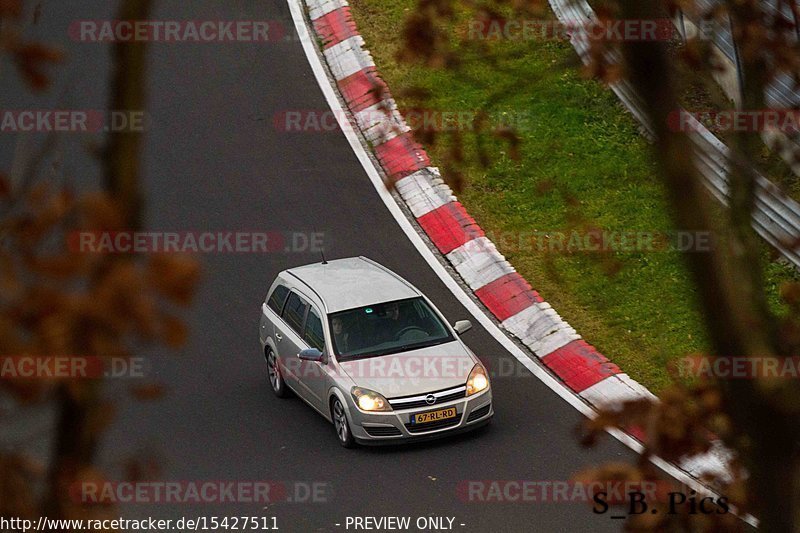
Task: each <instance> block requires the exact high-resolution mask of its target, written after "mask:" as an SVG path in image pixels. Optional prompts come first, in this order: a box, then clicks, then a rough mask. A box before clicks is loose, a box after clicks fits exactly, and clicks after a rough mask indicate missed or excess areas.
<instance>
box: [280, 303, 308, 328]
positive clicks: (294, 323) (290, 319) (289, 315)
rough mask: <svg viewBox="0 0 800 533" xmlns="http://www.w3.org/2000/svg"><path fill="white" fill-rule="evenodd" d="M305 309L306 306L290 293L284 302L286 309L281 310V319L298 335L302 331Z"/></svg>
mask: <svg viewBox="0 0 800 533" xmlns="http://www.w3.org/2000/svg"><path fill="white" fill-rule="evenodd" d="M307 307H308V304H307V303H305V302H304V301H303V299H302V298H300V297H299V296H298V295H297V294H295V293H291V294H290V295H289V299H288V300H287V301H286V307H285V308H284V309H283V315H282V316H283V319H284V320H285V321H286V323H287V324H289V327H291V328H292V329H293V330H294V331H295V332H296V333H297V334H298V335H300V334H301V333H300V332H301V331H303V318H304V317H305V314H306V308H307Z"/></svg>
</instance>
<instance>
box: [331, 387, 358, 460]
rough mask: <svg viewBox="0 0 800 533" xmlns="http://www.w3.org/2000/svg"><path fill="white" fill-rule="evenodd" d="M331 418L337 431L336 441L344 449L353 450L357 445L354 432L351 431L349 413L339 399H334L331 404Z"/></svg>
mask: <svg viewBox="0 0 800 533" xmlns="http://www.w3.org/2000/svg"><path fill="white" fill-rule="evenodd" d="M331 417H332V418H333V427H334V429H335V430H336V439H337V440H338V441H339V444H341V445H342V447H344V448H352V447H354V446H355V444H356V440H355V438H354V437H353V432H352V431H350V422H348V420H347V411H346V410H345V408H344V405H342V402H341V401H340V400H339V398H334V399H333V401H332V402H331Z"/></svg>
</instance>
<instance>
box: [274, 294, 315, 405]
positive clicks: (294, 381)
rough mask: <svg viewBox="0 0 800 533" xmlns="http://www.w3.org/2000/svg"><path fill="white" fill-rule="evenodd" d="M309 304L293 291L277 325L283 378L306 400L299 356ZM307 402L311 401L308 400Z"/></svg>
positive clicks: (276, 330) (276, 340) (277, 343)
mask: <svg viewBox="0 0 800 533" xmlns="http://www.w3.org/2000/svg"><path fill="white" fill-rule="evenodd" d="M307 311H308V303H306V301H305V299H303V298H302V297H301V296H300V295H299V294H298V293H297V292H296V291H294V290H293V291H291V292H290V293H289V297H288V298H287V300H286V304H285V305H284V306H283V312H282V313H281V321H280V322H277V323H276V324H275V344H276V346H277V348H278V358H279V359H280V361H281V369H282V370H283V378H284V379H285V380H286V381H287V382H288V383H290V385H291V387H292V389H294V391H295V392H296V393H298V394H300V395H301V396H303V397H304V398H305V397H306V394H305V393H304V392H303V390H302V385H301V384H300V379H299V372H298V371H299V361H300V360H299V359H298V357H297V354H298V353H300V350H301V349H302V348H301V346H302V345H303V344H304V343H303V341H302V338H301V332H302V331H303V323H304V322H305V319H306V312H307ZM306 400H307V401H310V400H309V399H308V398H306Z"/></svg>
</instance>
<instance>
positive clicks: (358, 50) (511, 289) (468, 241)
mask: <svg viewBox="0 0 800 533" xmlns="http://www.w3.org/2000/svg"><path fill="white" fill-rule="evenodd" d="M305 4H306V6H307V13H308V17H309V19H310V21H311V25H312V27H313V29H314V31H315V32H316V37H317V38H318V42H319V43H321V49H322V54H323V56H324V59H325V61H326V62H327V65H328V68H329V74H330V76H331V77H332V78H333V80H334V81H335V84H336V87H337V88H338V90H339V94H340V96H341V98H342V100H343V101H344V103H345V104H346V106H347V108H348V109H349V110H350V112H351V113H352V114H353V117H354V118H355V122H356V124H355V125H353V127H354V128H355V129H357V130H358V131H360V132H361V133H362V135H363V136H364V138H365V139H366V140H367V142H368V144H369V146H370V148H371V149H372V152H373V154H374V156H375V158H376V159H377V160H378V162H379V163H380V164H381V166H382V167H383V170H384V173H385V175H386V178H387V179H388V180H390V181H391V182H392V183H394V185H395V188H396V190H397V191H398V193H399V195H400V196H401V197H402V199H403V201H404V202H405V204H406V205H407V207H408V209H409V210H410V211H411V213H412V214H413V216H414V218H415V219H416V221H417V223H418V224H419V226H420V227H421V228H422V229H423V231H424V232H425V233H426V234H427V236H428V238H429V239H430V241H431V242H432V243H433V244H434V246H436V248H437V249H438V251H439V252H440V253H441V254H442V255H443V256H445V257H446V258H447V261H448V262H449V263H450V265H452V267H453V268H454V269H455V270H456V271H457V272H458V274H459V275H460V276H461V278H462V279H463V281H464V283H466V284H467V285H468V286H469V288H470V289H471V290H472V292H473V293H474V295H475V296H476V297H477V299H478V300H480V301H481V303H483V305H484V306H485V307H486V308H487V309H488V310H489V312H491V314H492V315H493V316H494V318H495V319H496V320H497V321H498V322H499V323H500V326H501V327H502V328H503V329H504V330H505V331H506V332H508V333H509V334H510V335H512V336H514V337H516V338H517V339H519V341H520V342H522V343H523V344H524V345H525V346H527V347H528V348H529V349H530V350H531V352H532V353H533V354H534V355H535V356H536V358H538V359H539V361H541V363H542V364H543V365H544V366H545V367H546V368H548V369H549V370H550V372H551V373H552V374H554V375H555V376H557V377H558V378H559V380H560V381H561V382H562V383H563V384H564V385H565V386H566V387H568V388H569V390H571V391H572V392H573V393H574V394H576V395H578V396H579V397H580V398H582V400H583V401H585V402H586V403H588V404H590V405H591V406H593V407H594V408H597V409H599V408H614V407H615V406H619V405H620V404H621V403H622V402H625V401H628V400H635V399H641V398H649V399H653V400H657V398H656V396H654V395H653V394H652V393H651V392H650V391H649V390H647V388H645V387H644V386H642V385H641V384H639V383H638V382H636V381H635V380H633V379H632V378H631V377H630V376H628V375H627V374H625V373H623V372H622V371H621V370H620V368H619V367H618V366H617V365H615V364H614V363H612V362H611V361H610V360H609V359H608V358H606V357H605V356H604V355H603V354H601V353H600V352H598V351H597V350H596V349H595V348H594V347H593V346H592V345H591V344H589V343H587V342H586V341H584V340H583V339H582V338H581V336H580V335H579V334H578V333H577V332H576V331H575V330H574V329H573V328H572V327H571V326H570V325H569V324H568V323H567V322H566V321H565V320H564V319H563V318H561V316H560V315H559V314H558V313H557V312H556V311H555V310H554V309H553V308H552V307H551V306H550V305H549V304H548V303H547V302H545V301H544V300H543V299H542V297H541V296H540V295H539V293H538V292H536V291H535V290H533V288H532V287H531V285H530V284H529V283H528V282H527V281H526V280H525V279H524V278H523V277H522V276H521V275H519V274H518V273H517V271H516V270H515V269H514V267H513V266H512V265H511V264H510V263H509V262H508V261H506V259H505V257H503V255H502V254H500V253H499V252H498V251H497V248H496V247H495V245H494V244H493V243H492V242H491V241H490V240H489V239H488V238H486V236H485V234H484V232H483V230H482V229H481V228H480V226H479V225H478V224H477V223H476V222H475V220H474V219H473V218H472V217H470V216H469V214H468V213H467V211H466V210H465V209H464V206H462V205H461V204H460V203H459V202H458V200H457V198H456V197H455V196H454V195H453V191H452V190H451V189H450V188H449V187H448V186H447V185H446V184H445V183H444V181H443V180H442V179H441V177H440V173H439V169H437V168H436V167H432V166H431V163H430V159H429V157H428V154H427V153H426V152H425V150H424V149H423V148H422V146H420V145H419V144H418V143H417V142H416V141H415V140H414V137H413V135H412V133H411V129H410V128H409V127H408V125H407V124H406V122H405V120H404V119H403V117H402V116H401V115H400V113H399V112H398V111H397V104H396V103H395V101H394V99H393V98H392V97H391V94H390V92H389V88H388V87H387V85H386V83H385V82H384V81H383V80H382V79H381V78H380V76H379V75H378V72H377V69H376V67H375V62H374V61H373V59H372V56H371V55H370V53H369V52H368V51H367V50H366V49H365V43H364V39H363V38H362V37H361V36H360V35H359V34H358V29H357V28H356V24H355V22H354V21H353V18H352V15H351V13H350V7H349V6H348V4H347V2H346V1H345V0H305ZM634 436H636V435H634ZM730 457H731V455H730V452H729V451H727V450H726V449H724V447H722V446H721V444H720V443H715V444H714V448H713V450H712V451H711V452H708V453H706V454H703V455H698V456H695V457H691V458H687V459H686V460H685V461H684V462H683V463H682V464H680V465H678V466H679V467H680V468H681V469H682V470H683V471H684V472H687V473H688V474H690V475H691V476H692V477H694V478H699V477H700V476H702V475H703V474H704V473H712V472H713V473H716V474H720V473H725V472H727V464H728V463H729V461H730Z"/></svg>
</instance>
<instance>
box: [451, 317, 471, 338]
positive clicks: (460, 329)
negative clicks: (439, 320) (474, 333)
mask: <svg viewBox="0 0 800 533" xmlns="http://www.w3.org/2000/svg"><path fill="white" fill-rule="evenodd" d="M453 329H454V330H456V333H458V334H459V335H463V334H464V333H466V332H468V331H469V330H471V329H472V322H470V321H469V320H459V321H458V322H456V323H455V325H454V326H453Z"/></svg>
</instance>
